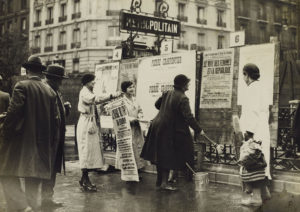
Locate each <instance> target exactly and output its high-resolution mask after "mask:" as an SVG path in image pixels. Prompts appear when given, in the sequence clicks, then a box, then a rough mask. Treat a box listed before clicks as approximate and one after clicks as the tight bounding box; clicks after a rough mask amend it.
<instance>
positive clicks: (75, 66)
mask: <svg viewBox="0 0 300 212" xmlns="http://www.w3.org/2000/svg"><path fill="white" fill-rule="evenodd" d="M73 72H79V60H78V59H77V60H75V59H74V60H73Z"/></svg>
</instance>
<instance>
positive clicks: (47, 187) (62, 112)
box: [42, 64, 71, 208]
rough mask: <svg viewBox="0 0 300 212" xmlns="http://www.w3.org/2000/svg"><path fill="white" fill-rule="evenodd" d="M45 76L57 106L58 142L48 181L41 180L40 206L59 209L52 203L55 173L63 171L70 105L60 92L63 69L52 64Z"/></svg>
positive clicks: (54, 147)
mask: <svg viewBox="0 0 300 212" xmlns="http://www.w3.org/2000/svg"><path fill="white" fill-rule="evenodd" d="M44 74H45V75H46V83H47V84H48V85H49V86H50V87H51V88H52V89H53V90H54V91H55V93H56V100H57V106H58V112H59V113H58V117H59V126H58V130H57V137H58V140H57V141H58V142H57V143H55V144H54V145H53V154H54V155H53V158H54V161H53V165H54V170H53V173H52V176H51V179H50V180H43V184H42V206H43V207H46V208H47V207H59V206H62V203H57V202H54V201H53V194H54V186H55V181H56V173H61V170H62V167H63V169H64V171H65V157H64V144H65V132H66V121H65V118H66V115H68V114H69V111H70V109H71V104H70V103H69V102H64V100H63V97H62V95H61V92H60V86H61V85H62V81H63V79H67V78H68V77H66V75H65V69H64V67H62V66H60V65H57V64H53V65H49V66H48V67H47V70H46V71H45V72H44Z"/></svg>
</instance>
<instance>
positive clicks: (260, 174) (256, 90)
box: [240, 63, 272, 206]
mask: <svg viewBox="0 0 300 212" xmlns="http://www.w3.org/2000/svg"><path fill="white" fill-rule="evenodd" d="M243 75H244V81H245V83H246V84H247V88H246V89H245V92H244V93H243V97H244V99H243V101H242V114H241V118H240V124H241V129H242V130H243V133H244V136H245V141H247V140H248V139H250V138H253V139H254V140H255V141H260V142H261V143H262V144H261V148H262V153H263V154H264V157H265V160H266V163H267V167H266V168H264V169H262V171H261V170H258V171H257V172H253V173H249V172H247V171H246V170H245V169H243V171H242V180H243V176H247V175H248V176H250V175H251V176H252V179H247V181H245V180H243V181H244V182H245V184H246V187H248V188H250V190H252V191H253V195H247V198H244V199H243V200H242V204H243V205H254V206H259V205H261V204H262V199H261V195H263V198H265V199H268V198H271V196H270V192H269V189H268V187H267V183H266V180H265V178H267V179H269V180H271V179H272V178H271V174H270V131H269V122H268V120H269V104H268V102H267V101H266V99H267V98H266V95H264V92H263V91H264V89H263V88H262V87H261V83H260V82H259V81H258V80H259V78H260V73H259V69H258V67H257V66H256V65H255V64H251V63H249V64H246V65H245V66H244V68H243Z"/></svg>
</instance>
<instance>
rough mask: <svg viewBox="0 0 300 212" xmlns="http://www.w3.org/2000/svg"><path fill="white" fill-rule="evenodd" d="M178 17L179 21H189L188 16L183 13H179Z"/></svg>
mask: <svg viewBox="0 0 300 212" xmlns="http://www.w3.org/2000/svg"><path fill="white" fill-rule="evenodd" d="M177 19H178V20H179V21H183V22H187V21H188V17H187V16H183V15H178V16H177Z"/></svg>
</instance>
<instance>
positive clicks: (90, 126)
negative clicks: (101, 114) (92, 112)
mask: <svg viewBox="0 0 300 212" xmlns="http://www.w3.org/2000/svg"><path fill="white" fill-rule="evenodd" d="M96 132H97V126H96V123H95V121H94V117H93V116H92V117H90V118H89V122H88V133H89V134H95V133H96Z"/></svg>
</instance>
